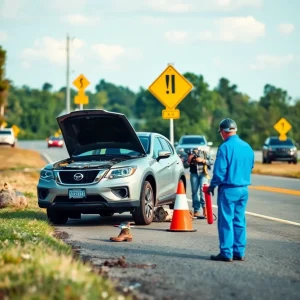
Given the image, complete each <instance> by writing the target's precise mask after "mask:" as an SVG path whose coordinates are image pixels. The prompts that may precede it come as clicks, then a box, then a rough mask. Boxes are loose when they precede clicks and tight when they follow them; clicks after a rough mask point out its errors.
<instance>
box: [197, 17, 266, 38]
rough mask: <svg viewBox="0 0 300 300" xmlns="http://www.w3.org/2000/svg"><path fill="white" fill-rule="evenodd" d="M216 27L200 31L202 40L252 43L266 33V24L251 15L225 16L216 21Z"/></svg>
mask: <svg viewBox="0 0 300 300" xmlns="http://www.w3.org/2000/svg"><path fill="white" fill-rule="evenodd" d="M215 27H217V29H216V30H214V31H211V30H204V31H202V32H200V35H199V38H200V40H207V41H224V42H243V43H251V42H254V41H255V40H256V39H258V38H261V37H263V36H264V35H265V24H263V23H261V22H259V21H257V20H256V19H255V18H253V17H251V16H248V17H230V18H223V19H220V20H217V21H215Z"/></svg>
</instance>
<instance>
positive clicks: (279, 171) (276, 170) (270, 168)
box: [253, 161, 300, 178]
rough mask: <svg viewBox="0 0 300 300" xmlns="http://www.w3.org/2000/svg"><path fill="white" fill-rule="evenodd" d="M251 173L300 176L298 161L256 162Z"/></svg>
mask: <svg viewBox="0 0 300 300" xmlns="http://www.w3.org/2000/svg"><path fill="white" fill-rule="evenodd" d="M253 174H261V175H271V176H282V177H290V178H300V162H299V161H298V164H296V165H294V164H288V163H286V162H272V164H262V163H258V162H256V163H255V166H254V169H253Z"/></svg>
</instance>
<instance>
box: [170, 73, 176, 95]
mask: <svg viewBox="0 0 300 300" xmlns="http://www.w3.org/2000/svg"><path fill="white" fill-rule="evenodd" d="M171 80H172V94H175V75H172V77H171Z"/></svg>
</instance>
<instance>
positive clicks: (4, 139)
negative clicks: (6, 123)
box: [0, 128, 16, 147]
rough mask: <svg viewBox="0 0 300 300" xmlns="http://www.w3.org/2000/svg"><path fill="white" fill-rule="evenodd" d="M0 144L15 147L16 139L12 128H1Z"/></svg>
mask: <svg viewBox="0 0 300 300" xmlns="http://www.w3.org/2000/svg"><path fill="white" fill-rule="evenodd" d="M0 145H9V146H11V147H15V145H16V139H15V135H14V131H13V129H12V128H4V129H0Z"/></svg>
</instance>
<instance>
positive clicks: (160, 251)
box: [19, 141, 300, 299]
mask: <svg viewBox="0 0 300 300" xmlns="http://www.w3.org/2000/svg"><path fill="white" fill-rule="evenodd" d="M19 146H20V147H23V148H27V149H35V150H37V151H40V152H41V153H43V154H44V155H45V154H46V156H48V158H49V159H51V160H53V161H55V160H59V159H62V158H64V157H65V156H66V155H67V152H66V150H65V149H56V148H53V149H47V147H46V141H43V142H19ZM187 176H188V174H187ZM252 182H253V184H252V187H251V189H250V197H249V204H248V208H247V211H248V213H249V214H248V216H247V223H248V248H247V254H246V256H247V260H246V261H245V262H233V263H223V262H212V261H210V260H209V256H210V255H211V254H217V253H218V236H217V226H216V225H217V222H214V224H212V225H208V224H207V223H206V220H194V221H193V227H194V229H197V231H196V232H184V233H174V232H167V231H166V229H168V228H169V226H170V223H152V224H151V225H150V226H136V227H134V228H132V234H133V242H132V243H111V242H110V241H109V237H110V236H116V235H118V234H119V229H118V228H115V227H114V226H113V225H114V224H120V222H123V221H125V220H131V218H130V215H128V214H122V215H116V216H114V217H112V218H100V217H99V216H96V215H88V216H84V217H83V218H82V219H81V220H70V221H69V222H68V223H67V224H66V225H65V226H60V227H58V229H60V230H63V231H66V232H67V233H69V235H70V240H72V242H73V244H75V245H77V246H78V247H80V249H81V255H82V256H84V257H85V256H86V257H89V258H90V259H91V260H92V261H93V262H94V263H96V264H102V263H103V262H104V261H105V260H111V259H113V258H117V257H120V256H125V258H126V262H127V263H129V264H131V267H128V268H112V269H111V270H110V272H109V274H110V276H111V277H113V278H117V279H120V280H121V283H122V286H123V287H125V288H126V287H127V288H128V287H132V288H134V287H136V290H138V291H140V292H141V293H142V294H143V295H151V296H149V297H148V298H149V299H300V255H299V249H300V226H296V225H291V224H286V223H284V221H291V222H297V223H300V194H299V192H300V180H293V179H287V178H280V177H270V176H262V175H253V176H252ZM261 187H263V188H264V190H261ZM291 191H292V192H293V191H294V192H293V193H294V194H290V193H291ZM187 198H189V199H190V198H191V195H190V188H189V185H188V190H187ZM215 198H216V197H214V199H213V201H214V204H216V203H215V202H216V199H215ZM189 203H190V202H189ZM214 212H215V213H217V208H216V207H214ZM253 213H254V214H260V217H257V216H253V215H251V214H253ZM261 215H263V216H265V217H269V218H275V219H276V220H269V219H265V218H264V217H262V216H261ZM278 218H279V219H280V220H278ZM136 264H146V265H144V267H141V266H137V265H136ZM152 264H154V265H156V267H155V268H151V267H150V266H151V265H152ZM147 266H148V267H147ZM145 298H147V297H146V296H145Z"/></svg>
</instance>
